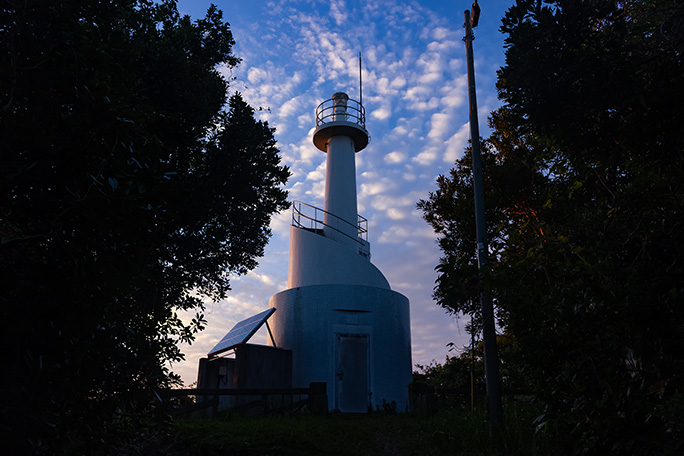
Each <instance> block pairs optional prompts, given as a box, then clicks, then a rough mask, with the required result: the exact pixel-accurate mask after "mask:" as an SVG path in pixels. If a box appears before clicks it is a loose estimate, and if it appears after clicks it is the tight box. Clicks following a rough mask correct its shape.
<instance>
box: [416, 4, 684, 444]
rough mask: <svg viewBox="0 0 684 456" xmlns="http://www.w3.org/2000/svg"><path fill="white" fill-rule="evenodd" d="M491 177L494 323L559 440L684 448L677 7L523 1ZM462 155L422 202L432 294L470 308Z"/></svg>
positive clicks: (512, 15) (512, 32) (683, 220)
mask: <svg viewBox="0 0 684 456" xmlns="http://www.w3.org/2000/svg"><path fill="white" fill-rule="evenodd" d="M502 24H503V25H502V31H503V32H504V33H505V34H507V38H506V65H505V66H504V67H503V68H501V70H500V71H499V78H498V89H499V96H500V98H501V99H502V100H503V102H504V105H503V106H502V107H501V108H500V109H498V110H497V111H495V112H494V113H493V114H492V115H491V118H490V124H491V126H492V128H493V134H492V136H491V137H490V138H489V139H488V140H487V141H485V158H484V160H485V163H484V165H483V172H484V173H485V179H486V181H487V184H486V185H487V195H486V199H487V207H488V210H489V213H488V214H487V218H488V222H489V223H490V226H489V230H490V234H489V235H490V238H491V239H494V240H495V241H494V242H492V245H491V254H492V264H491V267H490V269H489V271H488V273H487V275H486V277H485V280H487V281H489V282H488V283H489V284H490V286H491V289H492V292H493V294H494V296H495V299H496V304H497V308H498V316H499V323H500V325H501V326H503V327H505V328H506V329H507V331H509V332H510V333H511V334H513V335H514V336H515V338H516V341H517V343H518V347H519V349H520V359H521V363H522V366H521V367H522V368H524V370H525V371H526V379H527V380H528V381H531V382H532V384H533V385H534V386H535V389H536V392H537V394H538V399H539V401H540V403H541V404H542V405H543V407H544V408H545V413H544V415H543V416H540V417H539V423H542V424H543V423H547V424H548V426H547V427H546V429H547V430H549V432H551V430H554V432H556V439H557V444H558V448H559V453H563V454H572V453H573V452H582V451H588V452H590V453H592V454H668V452H670V453H672V454H676V453H678V452H681V451H682V450H683V449H684V446H683V445H684V428H683V427H682V425H681V423H682V422H684V416H683V412H682V410H684V399H683V398H684V387H683V385H684V361H683V360H684V358H683V357H682V356H681V354H682V352H684V337H683V336H684V301H683V300H684V247H683V246H684V243H682V239H683V238H684V212H683V208H684V204H683V202H684V185H683V184H684V180H682V174H683V172H684V136H683V135H682V134H681V125H684V111H682V110H681V109H680V108H679V107H680V106H681V105H682V103H684V81H683V78H682V75H684V61H683V51H684V7H683V6H682V4H681V2H678V1H657V2H656V1H652V0H650V1H649V0H634V1H624V2H623V1H620V2H618V1H604V0H601V1H598V0H595V1H594V0H590V1H583V2H574V1H550V2H546V1H545V2H541V1H537V0H519V1H517V2H516V4H515V5H514V6H513V7H511V8H510V9H509V10H508V11H507V13H506V15H505V17H504V18H503V22H502ZM469 173H470V170H469V159H467V158H465V159H463V160H459V161H458V162H457V163H456V166H455V168H454V169H453V170H452V171H451V174H450V176H448V177H445V176H440V178H439V179H438V190H437V191H436V192H434V193H433V194H431V195H430V197H429V198H428V199H427V200H425V201H421V202H420V203H419V206H420V207H421V208H422V209H423V211H424V213H425V218H426V220H427V221H428V222H429V223H431V224H432V226H433V227H434V228H435V229H436V231H437V232H438V233H440V234H441V235H442V237H441V238H440V246H441V248H442V250H443V252H444V256H443V258H442V260H441V262H440V265H439V266H438V273H439V278H438V282H437V287H436V289H435V297H436V299H437V301H438V303H439V304H440V305H442V306H445V307H447V308H449V309H451V310H453V311H464V312H472V311H473V310H474V309H472V306H471V301H472V296H473V293H474V292H476V291H477V290H475V289H474V285H475V284H476V282H475V281H474V280H473V278H475V277H476V276H475V273H474V266H473V265H474V264H475V263H474V253H475V248H474V245H473V243H474V236H475V234H474V225H473V222H472V219H473V216H472V191H471V187H470V182H469V177H468V176H469Z"/></svg>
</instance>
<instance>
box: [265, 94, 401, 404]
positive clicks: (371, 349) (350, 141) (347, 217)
mask: <svg viewBox="0 0 684 456" xmlns="http://www.w3.org/2000/svg"><path fill="white" fill-rule="evenodd" d="M369 137H370V136H369V134H368V131H367V130H366V128H365V112H364V108H363V106H362V105H361V103H359V102H357V101H354V100H350V99H349V97H348V96H347V94H345V93H340V92H338V93H335V94H334V95H333V96H332V98H331V99H329V100H326V101H324V102H323V103H321V104H320V105H319V106H318V108H317V109H316V130H315V132H314V136H313V142H314V145H315V146H316V147H317V148H318V149H320V150H321V151H323V152H325V153H326V154H327V162H326V182H325V208H324V209H319V208H316V207H313V206H311V205H308V204H306V203H303V202H298V201H295V202H293V212H292V226H291V227H290V258H289V269H288V289H287V290H284V291H282V292H280V293H278V294H276V295H274V296H273V297H272V298H271V300H270V302H269V306H270V307H274V308H276V309H277V312H275V313H274V314H273V317H272V319H271V327H272V331H273V340H274V342H275V344H277V346H278V347H280V348H285V349H288V350H291V351H292V386H294V387H307V386H308V385H309V384H310V383H312V382H325V383H326V384H327V395H328V406H329V408H330V409H331V410H339V411H340V412H355V413H358V412H366V411H367V410H368V409H369V408H373V409H375V408H376V407H382V406H383V404H392V402H394V403H395V404H396V410H397V411H406V410H408V408H409V394H408V388H409V384H410V382H411V367H412V366H411V334H410V321H409V302H408V299H407V298H406V297H405V296H403V295H401V294H399V293H397V292H395V291H392V290H391V289H390V286H389V283H388V282H387V279H385V277H384V276H383V274H382V273H381V272H380V270H378V268H376V267H375V266H374V265H373V264H372V263H371V261H370V243H369V242H368V238H367V235H368V229H367V220H366V219H365V218H363V217H361V216H359V215H358V213H357V205H356V169H355V158H354V157H355V154H356V153H358V152H360V151H362V150H363V149H364V148H365V147H366V146H367V145H368V141H369Z"/></svg>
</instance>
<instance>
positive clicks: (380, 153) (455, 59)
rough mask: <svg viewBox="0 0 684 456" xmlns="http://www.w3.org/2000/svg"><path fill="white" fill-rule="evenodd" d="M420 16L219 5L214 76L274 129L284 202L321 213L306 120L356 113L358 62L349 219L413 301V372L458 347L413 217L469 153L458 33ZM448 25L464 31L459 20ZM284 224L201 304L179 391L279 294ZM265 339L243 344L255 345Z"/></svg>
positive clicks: (348, 8)
mask: <svg viewBox="0 0 684 456" xmlns="http://www.w3.org/2000/svg"><path fill="white" fill-rule="evenodd" d="M185 1H186V2H187V1H188V0H185ZM183 3H184V2H183V1H182V2H181V7H182V4H183ZM253 3H259V2H253ZM430 3H431V2H429V1H425V2H417V1H401V0H399V1H396V0H391V1H390V0H347V1H343V0H333V1H331V2H314V1H301V0H281V1H278V2H267V3H265V4H263V5H259V6H250V7H249V8H250V9H252V10H256V9H258V12H252V13H253V14H252V16H251V18H252V20H251V21H247V22H244V21H243V22H240V21H235V20H232V19H231V17H230V14H231V8H233V7H232V6H230V5H232V2H227V3H226V5H223V4H222V2H221V1H220V0H219V1H218V6H219V7H220V8H221V7H222V8H223V9H224V12H225V14H226V18H227V19H228V20H229V21H231V26H232V29H233V33H234V35H235V39H236V42H237V44H236V46H235V53H236V54H237V55H238V56H239V57H240V58H241V59H242V63H241V65H240V66H239V67H237V68H235V69H232V70H228V69H225V68H224V69H221V70H220V71H222V72H223V74H224V75H225V76H226V77H229V78H235V79H234V80H232V82H231V87H232V89H234V90H238V91H240V92H241V93H242V94H243V96H244V97H245V99H246V100H247V101H248V102H249V103H250V104H252V105H253V106H257V107H258V106H261V107H264V108H268V110H264V111H259V112H257V115H259V116H260V118H261V119H263V120H267V121H268V122H269V124H270V126H271V127H275V128H276V139H277V140H278V144H279V147H280V149H281V153H282V158H283V162H284V164H286V165H288V166H290V167H291V171H292V177H291V179H290V182H289V183H288V190H289V191H290V198H291V199H297V200H303V201H305V202H307V203H310V204H313V205H317V206H319V207H322V205H323V192H324V184H325V154H324V153H322V152H320V151H318V150H317V149H316V148H315V147H314V146H313V144H312V143H311V136H312V133H313V128H314V126H315V116H314V110H315V107H316V106H317V104H318V103H320V102H321V101H323V100H325V99H328V98H330V97H331V95H332V93H333V92H336V91H345V92H347V93H348V94H349V95H350V97H351V98H353V99H357V100H358V99H359V73H358V55H359V52H360V51H361V52H363V63H364V65H363V103H364V106H365V108H366V112H367V128H368V130H369V131H370V133H371V136H372V139H371V142H370V144H369V146H368V147H367V148H366V149H365V150H364V151H362V152H360V153H359V154H358V155H357V188H358V202H359V211H360V212H361V215H363V216H365V217H367V218H368V220H369V240H370V242H371V251H372V258H373V262H374V263H375V264H376V265H377V266H378V267H379V268H380V269H381V270H382V271H383V273H384V274H385V275H386V276H387V278H388V280H389V281H390V284H391V285H392V287H393V289H396V290H397V291H399V292H401V293H403V294H405V295H406V296H407V297H408V298H409V299H410V300H411V314H412V343H413V362H414V363H420V364H427V363H429V362H430V361H432V360H433V359H437V360H439V361H442V360H443V359H444V356H445V354H446V350H447V349H446V344H447V343H449V342H455V343H456V345H463V344H467V343H468V340H467V335H466V334H465V331H463V330H459V327H460V326H459V323H458V320H456V319H455V318H454V317H452V316H449V315H447V314H445V312H444V311H443V310H442V309H440V308H439V307H437V306H436V305H435V304H434V303H433V301H432V298H431V295H432V289H433V286H434V280H435V278H436V274H435V272H434V266H435V265H436V264H437V262H438V259H439V251H438V248H437V246H436V243H435V240H436V235H435V234H434V233H433V232H432V231H431V229H430V228H429V226H428V225H427V224H426V223H425V222H424V221H423V220H422V219H421V214H420V213H419V212H418V211H417V210H416V209H415V203H416V202H417V201H418V200H419V199H421V198H426V197H427V196H428V192H430V191H433V190H434V189H435V188H436V184H435V178H436V177H437V175H438V174H440V173H446V172H448V169H449V162H453V161H454V160H455V159H457V158H458V157H460V156H461V154H462V153H463V149H464V148H465V146H466V145H467V142H468V139H469V133H468V129H467V121H468V118H467V115H468V113H467V92H466V90H467V82H466V81H467V78H466V76H465V72H466V71H465V66H464V60H465V50H464V47H463V43H462V41H461V38H462V35H463V31H462V28H461V25H460V21H455V20H454V18H453V17H448V16H445V15H444V11H441V12H437V11H436V10H435V9H436V8H437V9H438V8H443V7H442V6H439V5H438V3H439V2H437V1H434V2H432V3H434V4H433V5H430V6H427V5H428V4H430ZM208 5H209V1H207V2H206V5H205V6H204V9H205V10H206V7H208ZM243 8H247V7H243ZM502 9H503V8H502ZM454 14H458V15H461V16H460V17H461V18H462V11H461V12H459V11H454ZM483 18H484V16H483ZM495 27H498V25H496V24H495V25H493V26H492V31H490V32H489V33H492V34H493V33H496V31H495ZM481 28H482V26H481ZM502 59H503V57H502V52H501V53H500V54H497V55H495V56H486V57H485V62H484V63H485V65H484V66H485V67H486V68H489V69H490V71H492V72H493V71H495V69H496V67H497V65H499V64H500V63H501V62H502ZM478 63H480V62H479V61H478V62H476V64H478ZM489 81H490V82H491V85H492V87H488V88H485V89H484V90H485V92H487V91H488V92H487V95H486V96H485V97H484V98H483V99H484V100H486V103H483V105H482V106H481V107H480V108H481V112H485V114H486V111H488V110H489V109H491V108H494V107H495V103H496V100H495V97H494V95H493V94H494V93H495V92H494V87H493V81H494V77H493V76H491V75H490V77H489ZM479 90H482V88H479ZM484 123H485V122H484V117H481V124H484ZM445 162H446V163H445ZM289 224H290V213H289V211H285V212H284V213H282V214H280V215H278V216H277V217H275V218H274V220H273V222H272V224H271V228H272V230H273V238H272V240H271V242H270V243H269V245H268V246H267V248H266V252H265V257H264V258H263V259H261V261H260V266H259V267H258V268H257V269H256V270H255V271H253V272H251V273H249V274H247V275H245V276H242V277H239V278H235V279H234V280H233V283H232V287H233V290H232V292H231V293H230V296H229V297H228V298H227V299H226V300H223V301H221V302H218V303H208V304H207V311H208V315H207V319H208V321H209V324H208V327H207V329H206V330H205V331H204V332H203V333H202V334H201V335H200V336H199V337H198V339H197V341H196V342H195V343H194V344H193V345H191V346H184V347H183V350H184V352H185V353H186V356H187V361H186V362H184V363H181V364H179V365H176V366H173V367H174V370H175V371H176V372H178V373H180V374H181V375H182V376H183V378H184V380H185V381H186V383H190V382H192V381H194V380H195V376H196V372H197V360H198V358H199V357H200V356H204V355H205V354H206V353H207V351H208V350H210V349H211V348H212V347H213V346H214V345H215V344H216V343H217V342H218V341H219V340H220V339H221V338H222V337H223V335H224V334H225V333H226V332H227V331H228V330H229V329H230V328H231V327H232V326H233V325H234V324H235V323H236V322H237V321H239V320H241V319H244V318H247V317H249V316H251V315H252V314H255V313H257V312H259V311H261V310H264V309H266V307H267V305H268V304H267V303H268V299H269V298H270V297H271V296H272V295H273V294H275V293H277V292H279V291H281V290H282V289H284V288H285V286H286V283H287V267H288V237H289ZM461 326H462V325H461ZM264 331H265V330H264ZM264 331H261V332H260V333H259V334H258V335H257V336H256V339H255V342H257V343H265V342H266V337H267V336H266V333H265V332H264Z"/></svg>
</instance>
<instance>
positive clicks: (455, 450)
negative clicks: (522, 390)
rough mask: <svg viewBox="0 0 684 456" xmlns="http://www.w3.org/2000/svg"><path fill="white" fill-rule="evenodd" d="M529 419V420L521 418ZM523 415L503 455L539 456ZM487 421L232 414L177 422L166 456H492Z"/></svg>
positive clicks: (482, 417) (473, 417)
mask: <svg viewBox="0 0 684 456" xmlns="http://www.w3.org/2000/svg"><path fill="white" fill-rule="evenodd" d="M523 415H525V416H523ZM527 415H529V414H528V413H527V414H526V413H525V411H522V412H521V411H520V410H514V411H512V413H508V416H507V422H509V425H508V431H507V432H505V434H504V451H503V452H504V453H505V454H507V455H516V454H519V455H523V454H524V455H535V454H538V453H536V452H535V451H534V450H533V449H532V448H531V447H532V441H533V439H534V438H535V436H534V433H533V432H532V427H531V425H529V423H530V420H529V419H528V418H529V417H528V416H527ZM487 429H488V428H487V422H486V414H485V413H484V412H483V411H475V412H474V413H471V412H470V411H469V410H454V411H441V412H439V413H437V414H435V415H430V416H428V415H418V414H384V413H374V414H368V415H336V414H330V415H327V416H323V417H317V416H312V415H299V416H290V417H284V416H262V417H240V416H236V415H230V414H227V415H225V416H224V417H222V418H217V419H211V420H192V419H185V420H177V421H175V422H174V424H173V427H172V430H171V434H170V435H168V436H167V437H166V438H165V439H164V445H163V447H164V448H163V454H166V455H170V456H175V455H189V456H191V455H237V456H266V455H271V456H274V455H278V456H290V455H292V456H294V455H297V456H306V455H331V456H352V455H354V456H364V455H393V456H408V455H416V456H418V455H420V456H429V455H462V456H470V455H472V456H475V455H490V454H492V452H491V450H490V448H489V434H488V430H487Z"/></svg>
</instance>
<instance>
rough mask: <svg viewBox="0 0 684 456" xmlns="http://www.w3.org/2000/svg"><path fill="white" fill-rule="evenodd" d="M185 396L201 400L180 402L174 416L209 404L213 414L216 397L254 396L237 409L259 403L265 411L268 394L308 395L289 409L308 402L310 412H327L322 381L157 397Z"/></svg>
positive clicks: (197, 390) (175, 391)
mask: <svg viewBox="0 0 684 456" xmlns="http://www.w3.org/2000/svg"><path fill="white" fill-rule="evenodd" d="M188 396H194V397H195V400H196V401H199V399H200V398H204V400H202V401H201V402H195V403H191V404H185V405H182V406H180V407H178V408H176V409H175V411H174V415H176V416H179V415H187V414H190V413H193V412H197V411H200V410H205V409H207V408H209V407H211V408H212V412H211V413H210V414H209V415H210V416H216V415H217V414H218V408H219V396H257V397H260V398H261V399H260V400H257V401H253V402H250V403H247V404H243V405H242V406H239V407H236V408H237V409H239V408H242V409H245V408H250V407H253V406H255V405H256V406H258V405H261V406H263V408H264V411H266V410H268V397H269V396H281V397H285V396H288V397H293V396H308V399H305V400H300V401H297V402H293V403H292V404H291V405H290V408H291V409H301V408H302V407H304V406H306V405H308V407H309V411H310V412H311V413H314V414H325V413H327V412H328V396H327V390H326V384H325V383H311V384H310V385H309V388H225V389H224V388H182V389H168V390H162V391H160V392H159V397H160V398H162V400H168V399H170V398H174V397H188ZM205 415H206V414H205Z"/></svg>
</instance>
